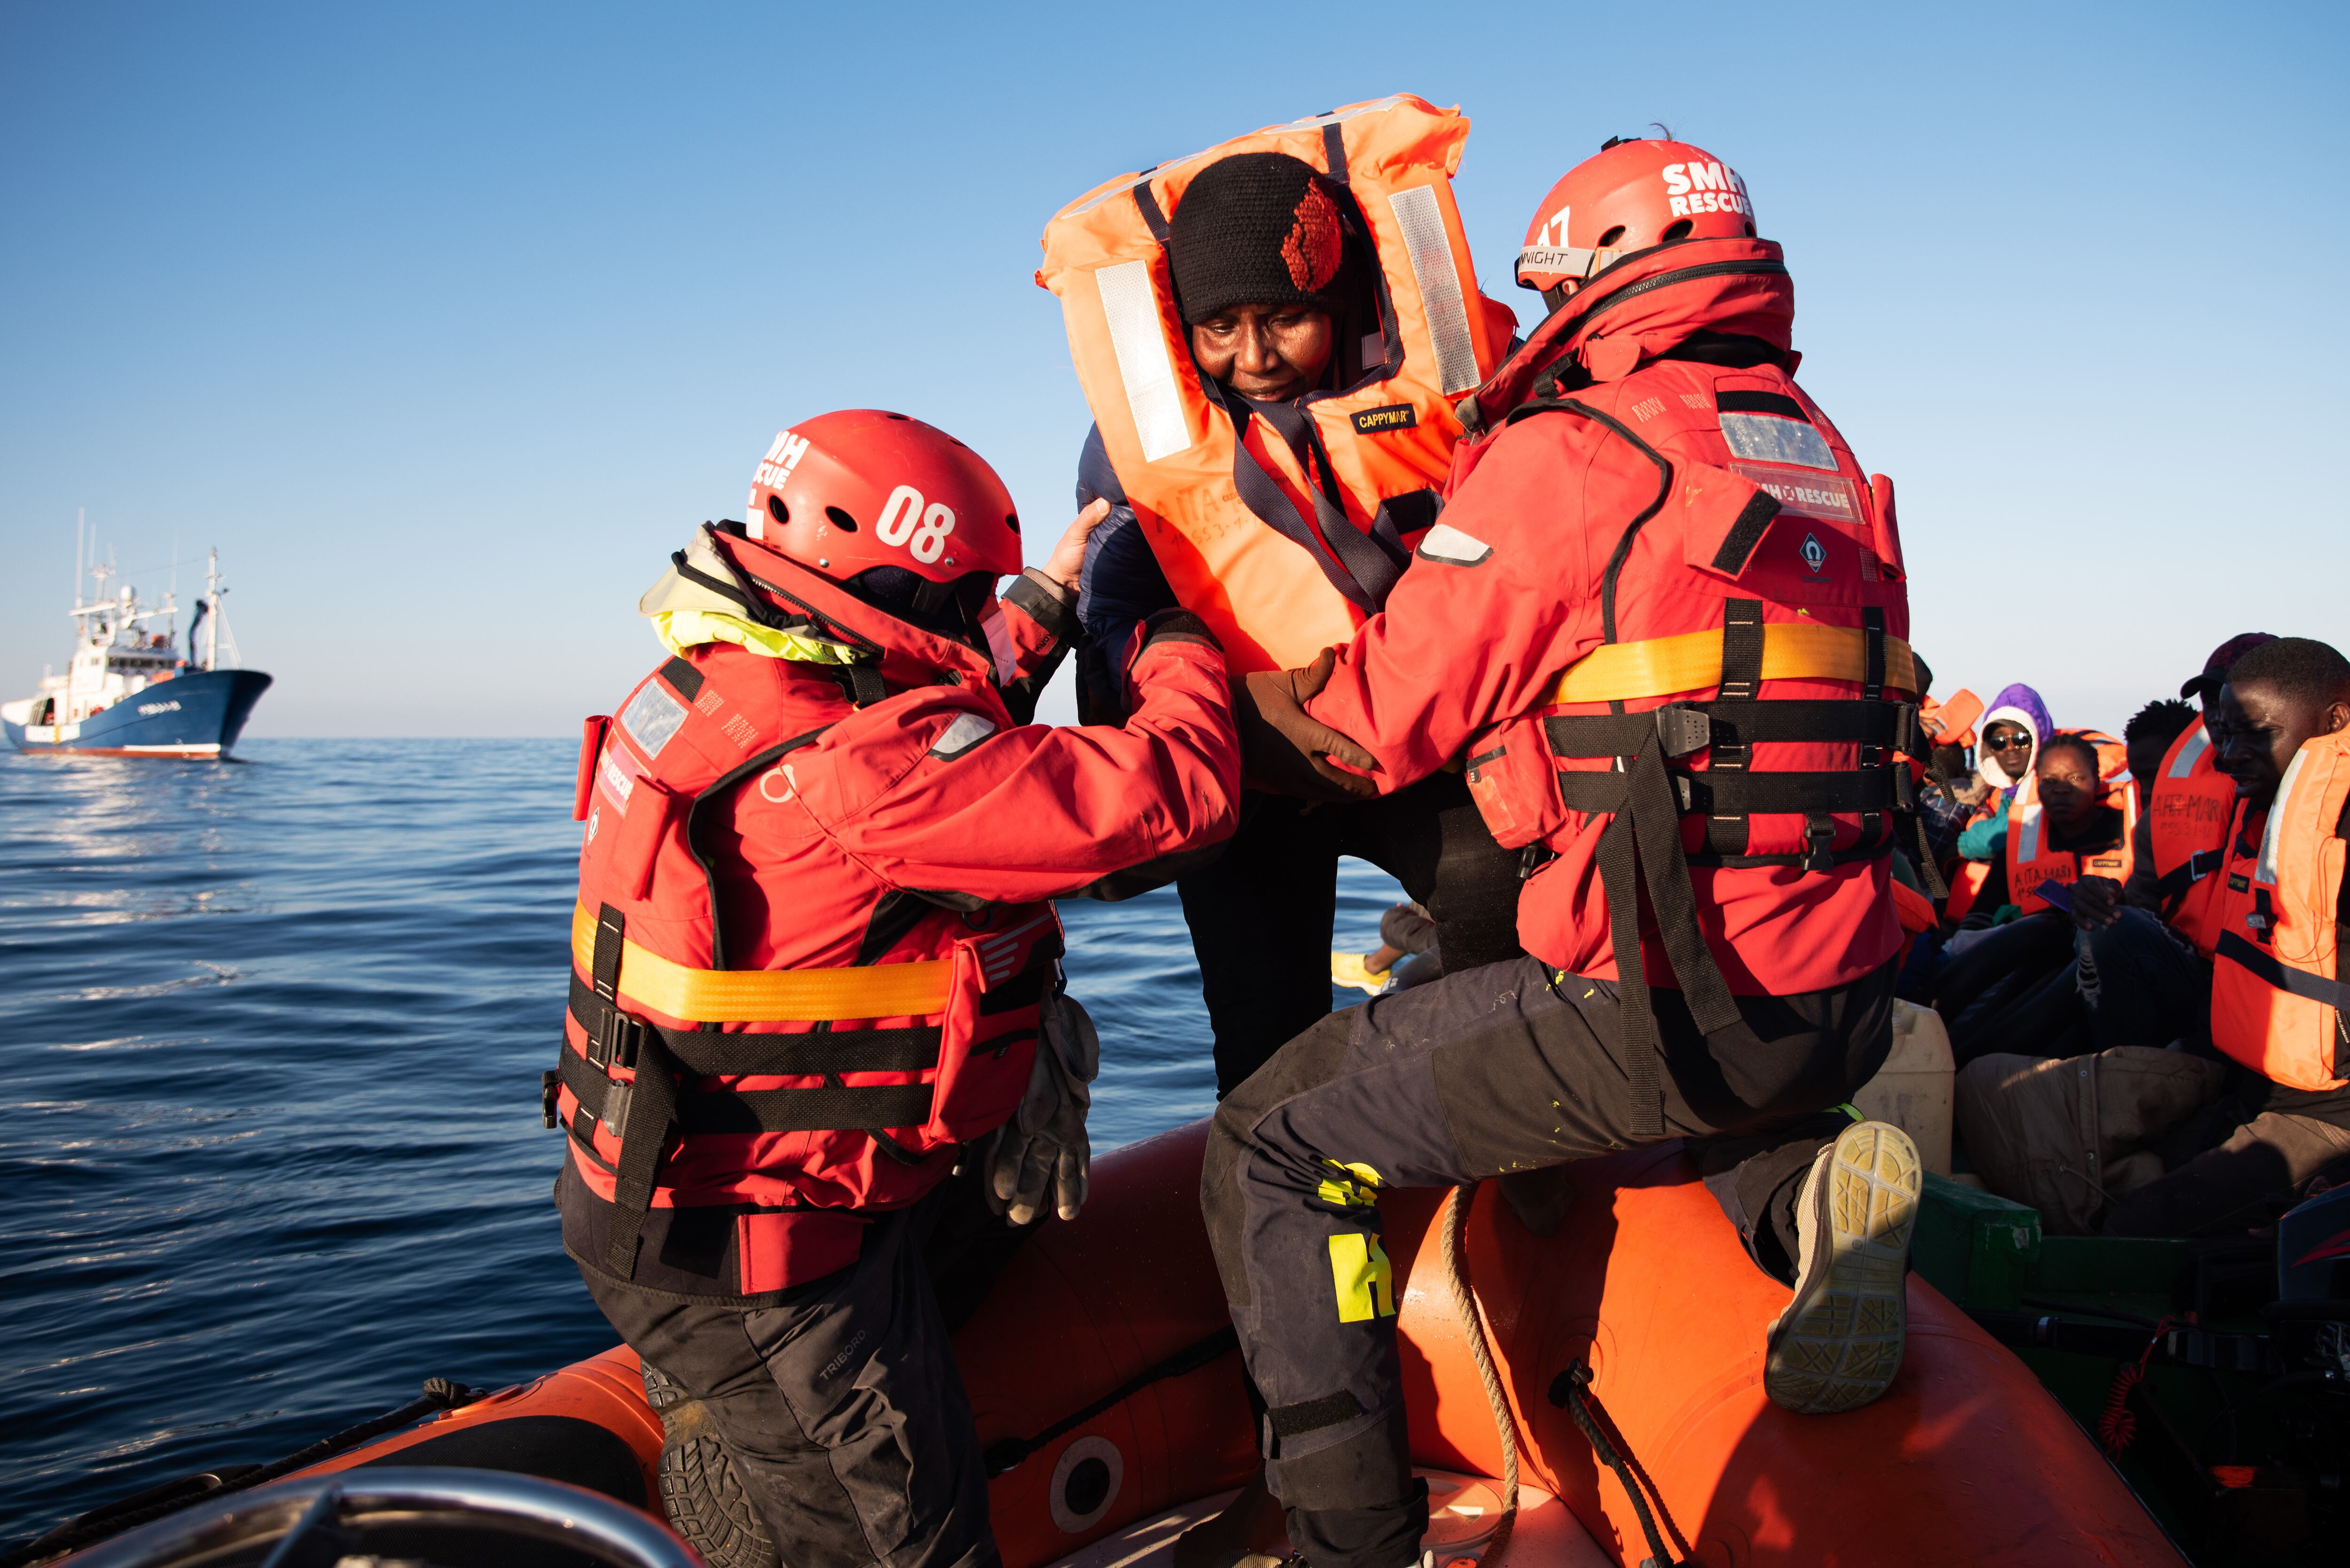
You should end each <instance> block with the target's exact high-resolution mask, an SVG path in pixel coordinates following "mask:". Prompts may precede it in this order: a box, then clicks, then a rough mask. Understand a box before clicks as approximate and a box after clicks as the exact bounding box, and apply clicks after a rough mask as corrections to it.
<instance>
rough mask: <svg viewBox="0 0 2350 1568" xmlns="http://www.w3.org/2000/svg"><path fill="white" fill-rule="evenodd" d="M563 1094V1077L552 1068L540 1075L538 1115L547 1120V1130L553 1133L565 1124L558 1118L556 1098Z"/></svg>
mask: <svg viewBox="0 0 2350 1568" xmlns="http://www.w3.org/2000/svg"><path fill="white" fill-rule="evenodd" d="M562 1092H563V1075H562V1074H561V1073H558V1072H556V1070H555V1069H554V1068H552V1067H550V1068H548V1069H547V1070H546V1072H544V1073H541V1074H540V1075H538V1114H539V1115H540V1116H545V1117H546V1130H547V1131H549V1132H553V1131H554V1130H555V1129H556V1127H561V1126H562V1125H563V1124H562V1123H561V1122H560V1121H558V1120H557V1119H556V1115H555V1106H556V1096H558V1095H560V1094H561V1093H562Z"/></svg>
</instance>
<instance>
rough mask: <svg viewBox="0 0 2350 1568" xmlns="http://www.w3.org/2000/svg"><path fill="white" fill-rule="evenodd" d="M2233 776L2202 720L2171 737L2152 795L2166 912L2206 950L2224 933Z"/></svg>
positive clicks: (2150, 826) (2150, 815)
mask: <svg viewBox="0 0 2350 1568" xmlns="http://www.w3.org/2000/svg"><path fill="white" fill-rule="evenodd" d="M2235 813H2236V781H2235V780H2234V779H2233V778H2232V777H2230V775H2228V774H2224V773H2221V772H2220V748H2219V747H2217V746H2215V745H2213V744H2212V743H2211V737H2210V733H2209V732H2206V731H2205V729H2204V728H2203V725H2202V722H2200V721H2198V722H2195V723H2194V724H2192V725H2190V726H2189V727H2188V728H2187V729H2186V730H2185V731H2184V732H2181V733H2180V735H2179V737H2178V739H2177V740H2175V741H2173V742H2170V750H2169V751H2168V752H2166V753H2163V758H2162V767H2161V769H2160V771H2158V773H2157V774H2155V778H2154V793H2153V797H2152V799H2150V800H2149V801H2148V802H2147V808H2146V816H2147V833H2148V835H2149V836H2151V837H2152V838H2153V840H2154V874H2155V877H2157V879H2158V887H2159V888H2160V889H2161V893H2162V905H2163V911H2164V919H2168V921H2169V922H2170V924H2171V925H2172V926H2173V927H2174V928H2175V929H2177V930H2178V933H2179V934H2180V935H2182V936H2184V937H2186V938H2187V939H2188V940H2190V941H2192V942H2193V943H2194V944H2195V950H2196V951H2197V952H2199V953H2201V954H2202V955H2203V956H2204V957H2206V958H2209V957H2210V956H2211V950H2212V949H2213V948H2214V947H2216V946H2217V945H2218V943H2219V940H2220V881H2219V878H2218V877H2217V876H2216V875H2215V873H2217V872H2218V871H2219V870H2220V867H2222V866H2224V865H2225V864H2226V863H2227V859H2228V833H2229V824H2230V822H2231V821H2233V820H2234V817H2235Z"/></svg>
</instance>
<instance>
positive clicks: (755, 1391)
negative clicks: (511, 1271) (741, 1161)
mask: <svg viewBox="0 0 2350 1568" xmlns="http://www.w3.org/2000/svg"><path fill="white" fill-rule="evenodd" d="M965 1185H966V1184H964V1183H961V1182H950V1183H948V1184H946V1185H945V1186H944V1187H942V1188H941V1189H940V1190H939V1191H937V1192H934V1193H932V1194H931V1197H929V1198H928V1199H924V1200H923V1201H922V1202H921V1203H920V1204H918V1205H917V1206H915V1207H914V1208H913V1209H910V1210H898V1211H896V1212H892V1213H889V1214H884V1215H879V1216H877V1217H876V1218H875V1220H873V1223H872V1225H871V1226H870V1227H869V1228H868V1230H867V1231H866V1234H865V1247H864V1251H863V1253H862V1254H861V1255H860V1256H859V1257H858V1261H857V1262H855V1263H853V1264H851V1265H850V1266H849V1267H847V1268H846V1269H843V1270H841V1271H839V1272H837V1273H833V1274H827V1275H826V1276H825V1277H824V1278H822V1279H819V1280H812V1281H810V1282H807V1283H806V1284H805V1285H801V1286H798V1287H795V1289H793V1290H791V1291H789V1292H787V1293H785V1295H784V1297H783V1298H782V1300H781V1303H779V1304H777V1305H775V1306H772V1307H766V1308H760V1309H745V1308H742V1307H733V1306H723V1305H716V1304H712V1303H702V1302H691V1301H687V1300H684V1299H681V1298H679V1297H676V1296H672V1295H669V1294H666V1293H660V1292H654V1291H647V1290H642V1289H639V1288H637V1287H635V1286H631V1285H627V1284H623V1283H621V1282H618V1281H616V1280H614V1279H613V1278H612V1277H611V1276H609V1275H608V1274H606V1273H604V1272H602V1271H601V1270H598V1269H591V1268H587V1267H582V1268H581V1269H580V1276H581V1278H583V1279H584V1280H586V1281H587V1290H588V1293H589V1294H590V1295H592V1296H594V1297H595V1299H596V1304H597V1305H598V1306H599V1307H601V1308H602V1309H603V1311H604V1315H605V1316H606V1317H607V1318H608V1319H610V1320H611V1324H612V1326H613V1327H614V1328H615V1329H617V1330H618V1331H619V1334H620V1337H621V1338H622V1339H625V1340H627V1341H628V1342H629V1345H630V1346H631V1347H632V1348H633V1349H634V1350H635V1351H636V1352H637V1354H638V1355H640V1356H642V1357H643V1358H644V1359H645V1360H647V1361H648V1362H650V1363H651V1364H652V1365H653V1366H656V1367H658V1368H659V1369H660V1371H662V1372H664V1373H667V1374H668V1375H669V1376H670V1378H671V1380H672V1381H673V1382H675V1383H677V1384H678V1385H680V1386H681V1387H682V1388H683V1389H684V1390H685V1391H686V1393H687V1394H688V1396H690V1397H693V1398H696V1399H700V1400H701V1401H702V1404H703V1406H704V1407H706V1408H707V1409H708V1411H709V1413H710V1417H711V1422H712V1425H713V1426H715V1427H716V1428H717V1429H718V1435H719V1438H720V1440H721V1441H722V1442H723V1444H724V1446H725V1449H726V1453H727V1457H728V1458H729V1459H732V1460H733V1463H734V1469H735V1472H736V1474H737V1475H738V1476H740V1477H741V1479H742V1482H743V1490H745V1491H746V1492H747V1493H748V1494H749V1496H750V1498H751V1501H752V1502H753V1503H754V1506H756V1507H757V1509H758V1510H759V1514H760V1517H761V1518H762V1519H764V1521H765V1522H766V1526H767V1532H768V1534H769V1536H770V1537H771V1538H772V1539H773V1540H774V1541H775V1545H776V1546H777V1548H779V1549H780V1552H781V1554H782V1558H783V1561H784V1562H785V1563H786V1564H788V1565H789V1568H869V1565H870V1564H872V1563H885V1564H887V1565H888V1568H991V1565H992V1564H993V1563H996V1562H997V1561H998V1558H997V1553H996V1550H995V1539H994V1537H993V1534H991V1533H990V1532H989V1530H988V1524H987V1479H986V1474H985V1471H984V1469H983V1465H982V1462H981V1457H980V1447H979V1435H978V1432H977V1430H976V1429H975V1428H973V1426H972V1415H971V1401H970V1399H969V1397H967V1396H966V1395H965V1394H964V1392H963V1386H962V1374H961V1373H960V1372H959V1371H957V1370H956V1367H955V1361H954V1355H953V1354H952V1352H951V1349H950V1348H949V1345H948V1341H947V1335H948V1332H949V1330H948V1324H947V1321H946V1319H945V1317H944V1316H943V1315H942V1314H941V1292H940V1291H938V1290H937V1289H934V1286H933V1282H932V1278H931V1265H930V1264H929V1263H927V1262H925V1259H924V1248H925V1246H926V1245H927V1246H929V1247H930V1248H931V1250H932V1252H933V1256H934V1258H937V1257H941V1256H943V1257H944V1258H946V1259H948V1260H951V1261H950V1262H949V1263H948V1272H949V1276H950V1287H951V1288H950V1289H949V1290H948V1291H947V1292H946V1294H947V1296H948V1297H949V1303H950V1307H952V1306H953V1305H954V1304H955V1298H956V1297H957V1296H959V1295H960V1296H968V1297H969V1298H970V1302H969V1304H971V1305H975V1304H976V1302H977V1300H978V1299H979V1297H980V1296H982V1295H983V1294H984V1293H985V1283H986V1281H987V1280H989V1279H992V1278H993V1270H994V1268H995V1267H997V1266H1000V1264H1001V1262H1002V1258H1003V1253H1004V1252H1005V1251H1006V1238H1005V1237H1003V1236H999V1235H996V1234H993V1232H987V1231H982V1230H980V1229H976V1228H974V1227H977V1226H978V1225H979V1223H980V1221H982V1220H987V1219H990V1218H992V1217H989V1216H986V1215H985V1214H984V1212H983V1211H982V1212H981V1214H980V1215H979V1216H978V1217H977V1219H976V1220H972V1219H971V1217H970V1216H968V1215H964V1214H963V1213H962V1210H964V1209H965V1208H967V1207H968V1205H967V1204H965V1203H964V1202H963V1201H962V1199H964V1198H965V1197H966V1195H965V1194H963V1193H962V1191H961V1189H962V1187H964V1186H965ZM942 1211H943V1213H942ZM942 1220H943V1225H942ZM965 1220H970V1224H969V1225H968V1226H967V1225H966V1224H965ZM942 1229H943V1230H945V1231H954V1232H957V1234H954V1235H944V1236H942V1235H941V1234H939V1232H940V1231H941V1230H942ZM965 1231H968V1234H964V1233H963V1232H965ZM994 1231H1003V1227H1002V1226H1001V1225H1000V1224H999V1225H996V1226H995V1227H994ZM941 1245H944V1246H945V1248H946V1251H945V1252H944V1253H943V1254H941V1253H940V1251H939V1249H940V1248H941ZM974 1249H975V1250H976V1251H977V1252H979V1253H983V1254H987V1256H986V1257H985V1258H984V1261H983V1262H981V1263H980V1264H979V1265H978V1266H977V1267H976V1269H972V1268H962V1267H959V1266H957V1265H958V1264H959V1263H960V1262H962V1261H964V1260H963V1256H962V1255H963V1254H969V1253H972V1252H973V1251H974ZM964 1274H969V1275H971V1276H972V1278H971V1279H970V1280H969V1282H968V1285H969V1287H970V1288H968V1289H962V1288H956V1287H955V1285H954V1281H955V1280H956V1278H957V1277H958V1276H960V1275H964Z"/></svg>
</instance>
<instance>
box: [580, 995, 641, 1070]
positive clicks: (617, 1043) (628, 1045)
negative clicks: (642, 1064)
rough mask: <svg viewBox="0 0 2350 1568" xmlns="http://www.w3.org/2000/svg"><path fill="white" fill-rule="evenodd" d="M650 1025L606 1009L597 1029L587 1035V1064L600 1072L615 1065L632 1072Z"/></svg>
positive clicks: (598, 1021)
mask: <svg viewBox="0 0 2350 1568" xmlns="http://www.w3.org/2000/svg"><path fill="white" fill-rule="evenodd" d="M647 1027H648V1025H647V1024H646V1023H645V1022H644V1021H643V1020H642V1019H639V1018H631V1017H630V1016H629V1014H627V1013H625V1012H621V1011H620V1010H619V1008H617V1007H607V1008H606V1009H605V1011H604V1016H603V1017H601V1018H599V1019H598V1020H597V1021H596V1027H595V1028H594V1029H592V1030H590V1031H588V1033H587V1060H588V1062H589V1063H591V1064H593V1065H594V1066H596V1067H597V1068H598V1070H599V1071H608V1070H609V1069H610V1068H612V1067H613V1066H615V1065H619V1066H622V1067H628V1068H631V1069H633V1068H634V1067H635V1066H636V1064H637V1044H638V1042H639V1041H641V1040H642V1039H643V1038H644V1037H645V1036H644V1032H645V1030H646V1028H647Z"/></svg>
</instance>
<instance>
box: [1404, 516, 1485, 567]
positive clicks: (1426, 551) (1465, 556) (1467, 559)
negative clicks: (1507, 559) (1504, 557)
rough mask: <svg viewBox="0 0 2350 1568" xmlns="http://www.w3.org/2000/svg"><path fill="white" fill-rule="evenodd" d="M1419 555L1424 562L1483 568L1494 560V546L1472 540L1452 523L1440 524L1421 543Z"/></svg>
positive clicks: (1482, 541)
mask: <svg viewBox="0 0 2350 1568" xmlns="http://www.w3.org/2000/svg"><path fill="white" fill-rule="evenodd" d="M1417 554H1418V555H1419V556H1420V558H1421V559H1423V560H1429V561H1442V562H1444V563H1445V564H1446V565H1448V566H1483V565H1484V564H1485V563H1486V562H1487V561H1490V560H1492V558H1493V546H1492V545H1488V544H1487V543H1485V541H1484V540H1482V539H1477V538H1471V536H1470V535H1466V534H1463V533H1462V532H1461V530H1460V529H1458V528H1455V527H1454V526H1453V525H1452V524H1450V523H1439V524H1437V525H1436V526H1435V527H1433V528H1430V530H1429V531H1428V533H1427V534H1426V535H1423V536H1422V537H1421V539H1420V541H1419V551H1418V552H1417Z"/></svg>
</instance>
